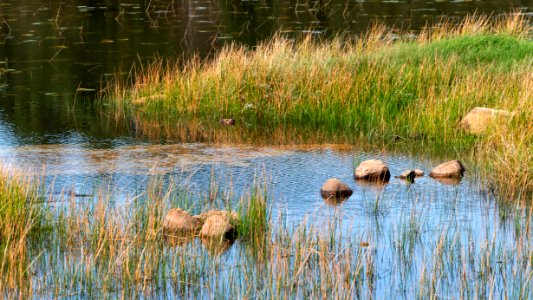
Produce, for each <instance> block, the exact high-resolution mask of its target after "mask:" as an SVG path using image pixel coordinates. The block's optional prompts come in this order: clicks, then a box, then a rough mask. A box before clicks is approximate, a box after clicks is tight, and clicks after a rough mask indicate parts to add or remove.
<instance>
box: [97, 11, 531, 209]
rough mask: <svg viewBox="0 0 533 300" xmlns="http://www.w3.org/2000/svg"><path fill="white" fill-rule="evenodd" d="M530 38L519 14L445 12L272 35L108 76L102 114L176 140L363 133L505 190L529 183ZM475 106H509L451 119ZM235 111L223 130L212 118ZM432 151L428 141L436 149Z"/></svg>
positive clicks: (514, 191) (516, 193) (518, 190)
mask: <svg viewBox="0 0 533 300" xmlns="http://www.w3.org/2000/svg"><path fill="white" fill-rule="evenodd" d="M532 74H533V42H532V41H531V26H530V25H529V23H528V21H527V20H526V19H524V18H523V17H521V16H520V15H518V14H516V15H509V16H506V17H505V18H500V19H498V20H492V19H488V18H483V17H478V18H466V19H465V20H464V21H463V22H462V23H461V24H459V25H453V24H451V23H447V22H445V21H444V22H443V23H442V24H438V25H436V26H434V27H428V28H426V29H425V30H423V31H422V32H421V33H420V34H419V35H418V36H417V37H415V38H413V37H412V36H408V35H401V34H400V35H394V36H392V35H391V34H390V31H389V29H387V28H384V27H380V26H376V27H373V28H372V29H371V30H370V31H369V32H368V33H367V34H366V35H363V36H362V37H359V38H356V39H353V38H351V37H349V36H340V37H338V38H335V39H333V40H327V41H316V40H313V39H312V38H307V39H303V40H301V41H293V40H289V39H286V38H283V37H282V36H278V37H275V38H273V39H272V40H270V41H267V42H264V43H263V44H261V45H259V46H257V47H256V48H254V49H247V48H246V47H244V46H238V45H233V46H229V47H226V48H225V49H224V50H222V51H221V52H220V53H219V54H218V55H217V56H216V57H215V58H214V59H212V60H208V61H206V62H200V61H199V60H192V61H189V62H187V63H185V64H183V63H177V64H172V63H170V62H166V61H163V60H158V61H156V62H154V63H152V64H150V65H147V66H141V67H139V68H137V69H135V70H134V71H133V74H132V76H131V80H129V81H125V82H120V81H118V82H115V85H111V87H110V88H111V90H110V91H109V93H107V94H106V95H105V96H104V103H105V105H107V106H108V107H110V110H109V116H110V118H111V119H113V120H115V121H117V122H121V123H123V124H127V126H128V127H129V128H130V129H131V130H132V131H133V132H135V133H137V134H139V135H142V136H148V137H152V138H167V139H173V140H181V141H184V140H185V141H191V140H194V141H228V140H229V141H245V142H255V143H258V142H259V143H261V142H263V143H279V144H284V143H300V142H309V141H312V142H319V143H320V142H331V141H342V142H347V143H356V141H357V140H360V139H361V138H363V139H366V140H369V141H370V142H372V143H374V144H379V145H385V146H382V147H385V148H389V149H392V148H394V147H395V145H397V144H402V145H405V144H411V145H412V146H411V148H413V147H415V148H417V147H424V148H425V149H426V151H429V152H442V153H446V154H445V156H450V153H451V155H455V156H457V155H460V156H461V157H463V159H465V160H467V161H468V163H469V164H470V165H477V166H480V167H482V168H484V169H485V170H486V172H485V174H486V175H485V176H487V177H491V181H492V182H495V183H499V188H500V191H501V192H502V193H503V194H506V195H507V197H506V198H509V199H514V198H515V197H518V198H521V197H530V196H531V192H532V190H533V177H532V172H531V170H532V168H531V166H532V161H533V159H532V157H531V155H532V154H531V153H533V149H532V146H531V145H532V142H533V139H532V138H533V130H532V124H533V122H532V120H533V115H532V110H531V106H532V104H533V102H532V99H533V95H532V94H531V93H532V91H533V77H532ZM477 106H485V107H491V108H497V109H505V110H508V111H510V112H512V114H513V115H512V118H511V120H510V121H509V122H507V123H506V124H503V125H501V124H500V125H499V126H492V128H489V129H490V130H489V131H488V132H487V133H486V134H484V135H482V136H474V135H471V134H468V133H466V132H465V131H464V130H462V129H461V128H460V127H459V126H458V123H459V121H460V120H461V118H462V117H463V116H464V115H466V113H467V112H468V111H470V110H471V109H473V108H474V107H477ZM228 117H232V118H235V119H236V126H235V128H231V129H230V130H227V129H221V126H220V125H219V120H220V119H222V118H228ZM435 149H437V150H435Z"/></svg>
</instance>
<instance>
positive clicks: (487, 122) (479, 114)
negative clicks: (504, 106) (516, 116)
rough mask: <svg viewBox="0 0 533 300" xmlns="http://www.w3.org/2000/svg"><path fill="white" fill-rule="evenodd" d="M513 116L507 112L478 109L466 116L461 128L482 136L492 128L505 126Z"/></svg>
mask: <svg viewBox="0 0 533 300" xmlns="http://www.w3.org/2000/svg"><path fill="white" fill-rule="evenodd" d="M511 115H512V114H511V113H510V112H508V111H506V110H501V109H492V108H486V107H476V108H474V109H472V110H471V111H470V112H469V113H468V114H466V116H465V117H464V118H463V119H462V120H461V123H460V126H461V128H463V129H465V130H466V131H468V132H470V133H474V134H480V133H483V132H485V131H486V130H487V128H488V127H490V126H495V125H496V126H497V125H503V124H504V123H505V122H506V121H507V120H508V119H509V118H510V117H511Z"/></svg>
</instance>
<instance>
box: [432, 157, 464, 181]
mask: <svg viewBox="0 0 533 300" xmlns="http://www.w3.org/2000/svg"><path fill="white" fill-rule="evenodd" d="M464 172H465V167H464V166H463V164H462V163H461V162H460V161H458V160H452V161H449V162H445V163H442V164H440V165H438V166H436V167H435V168H433V169H432V170H431V172H430V173H429V177H432V178H462V177H463V174H464Z"/></svg>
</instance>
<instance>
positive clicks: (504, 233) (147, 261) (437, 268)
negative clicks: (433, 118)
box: [0, 168, 533, 299]
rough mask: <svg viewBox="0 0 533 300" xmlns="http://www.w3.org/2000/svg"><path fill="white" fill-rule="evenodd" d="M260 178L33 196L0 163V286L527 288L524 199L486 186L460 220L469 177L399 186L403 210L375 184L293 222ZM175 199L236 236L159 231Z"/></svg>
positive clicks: (198, 292) (250, 294)
mask: <svg viewBox="0 0 533 300" xmlns="http://www.w3.org/2000/svg"><path fill="white" fill-rule="evenodd" d="M262 182H264V181H262V180H257V181H256V183H255V184H253V188H252V189H250V190H249V191H248V192H244V193H242V194H241V195H236V196H235V197H234V199H232V200H231V201H229V202H227V201H222V200H221V199H218V198H216V200H213V199H212V198H211V197H209V196H207V197H206V198H204V199H201V201H198V199H195V198H194V197H189V196H191V194H190V191H188V190H187V189H188V187H187V186H184V185H182V184H180V183H178V182H173V183H171V184H168V185H167V184H162V183H161V182H159V181H158V180H155V181H152V182H151V183H150V185H149V187H148V188H147V189H146V190H145V191H143V192H141V193H139V194H132V195H131V197H130V198H129V199H127V200H126V201H120V202H119V201H115V199H114V196H113V194H114V193H113V191H112V189H111V188H110V187H109V186H106V185H103V186H102V187H100V188H98V189H97V190H95V196H94V201H89V202H87V201H81V200H79V199H76V198H75V197H74V196H72V195H69V194H68V193H65V194H64V195H59V196H57V195H55V196H52V194H50V196H48V197H41V196H39V192H38V189H36V188H34V187H35V186H39V184H38V182H35V181H33V182H32V181H28V180H26V179H25V177H24V176H23V175H22V173H20V172H16V171H15V170H13V169H9V170H8V169H5V168H4V169H2V173H1V177H0V187H1V190H0V192H1V195H2V197H3V198H2V199H3V200H5V201H3V202H2V203H6V204H13V205H10V206H2V207H1V209H0V212H1V213H2V219H1V221H0V222H1V227H0V229H1V232H0V233H1V235H0V245H1V246H2V251H1V252H0V266H1V267H2V268H1V269H0V272H1V275H2V276H0V278H1V279H0V291H1V293H2V295H4V296H7V297H23V298H27V297H82V298H86V297H89V298H100V297H128V298H129V297H140V296H143V297H170V298H175V297H201V298H211V297H222V298H258V297H259V298H274V299H280V298H324V297H328V298H330V297H333V298H338V299H339V298H341V299H345V298H368V297H373V296H377V297H380V298H381V297H395V298H396V297H407V298H413V297H418V298H441V297H455V298H480V297H490V296H494V297H502V298H503V297H505V298H513V299H520V298H521V299H524V298H529V297H531V296H533V289H532V288H531V281H532V280H533V272H532V269H533V248H532V247H533V241H532V237H533V235H532V234H531V226H532V224H533V210H532V209H531V206H522V205H501V206H496V208H495V207H493V206H492V205H490V203H493V202H494V199H493V198H490V196H489V199H487V200H486V202H485V201H481V202H480V203H479V207H478V208H476V209H481V210H484V212H483V213H482V215H483V216H484V217H482V218H481V219H478V218H475V220H477V221H475V222H473V221H472V220H470V221H464V220H463V218H464V215H462V213H461V212H460V211H458V208H459V207H462V206H461V205H459V202H460V201H461V198H463V197H467V198H468V197H469V194H470V193H479V191H477V190H476V189H475V188H471V189H472V191H467V192H466V193H463V192H460V193H459V194H458V191H457V190H455V191H451V190H450V191H451V192H450V193H451V194H453V195H451V198H450V199H448V198H446V201H447V202H448V203H449V204H445V203H441V200H442V199H443V198H445V197H444V195H440V198H439V199H440V200H439V199H434V198H433V196H429V194H431V193H428V191H424V192H420V190H413V191H412V192H409V191H407V193H408V194H409V196H407V197H404V196H402V197H401V198H402V199H403V200H402V201H405V202H406V203H404V204H403V207H402V208H392V207H391V205H394V201H393V197H392V198H391V196H390V195H386V194H381V193H380V192H379V191H378V192H377V193H376V194H375V196H370V197H367V198H365V199H364V200H363V202H364V203H363V205H362V207H363V212H362V214H360V213H358V214H356V216H350V215H346V214H348V213H349V212H348V211H344V210H342V209H335V208H331V209H328V208H327V207H328V206H325V208H326V209H325V210H322V209H321V210H318V211H315V212H312V213H310V214H309V215H307V216H306V217H304V218H303V219H302V220H301V221H299V222H298V223H294V222H288V221H287V219H286V217H284V216H283V214H274V215H273V214H272V210H271V209H270V208H271V205H272V204H271V203H272V199H270V198H269V197H270V194H269V193H268V191H267V190H268V186H267V185H265V184H264V183H262ZM214 185H216V182H215V183H214ZM177 187H183V189H178V188H177ZM445 194H446V193H445ZM6 199H14V200H13V202H16V203H12V202H8V200H6ZM453 199H455V200H453ZM58 200H60V201H59V202H58ZM6 201H7V202H6ZM453 202H455V204H453ZM267 203H270V204H267ZM434 205H437V206H441V205H443V207H441V208H439V209H438V211H440V212H441V215H438V216H433V217H430V216H429V215H428V213H430V212H431V213H432V212H433V211H432V209H431V206H434ZM468 205H476V206H477V204H472V203H470V204H468ZM175 206H180V207H189V209H190V210H192V211H195V212H200V211H203V210H205V209H207V208H210V207H218V208H227V209H236V210H237V212H238V214H239V220H240V221H239V224H238V232H239V237H238V239H237V240H236V241H226V240H218V239H205V238H196V237H194V236H187V235H185V236H183V235H165V234H164V232H163V229H162V227H163V224H162V223H163V222H162V220H163V217H164V214H165V212H166V211H168V209H169V208H170V207H175ZM10 207H12V208H10ZM456 207H457V208H456ZM395 210H398V211H395ZM461 211H462V209H461ZM350 214H351V213H350ZM354 217H355V218H359V217H361V218H362V219H363V220H364V222H359V221H357V220H354ZM431 219H435V220H437V219H438V221H437V222H436V223H433V222H432V221H431ZM478 222H479V223H478ZM479 228H483V229H482V230H479Z"/></svg>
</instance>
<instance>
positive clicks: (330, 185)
mask: <svg viewBox="0 0 533 300" xmlns="http://www.w3.org/2000/svg"><path fill="white" fill-rule="evenodd" d="M352 193H353V191H352V189H351V188H350V187H349V186H348V185H347V184H346V183H344V182H342V181H340V180H339V179H337V178H330V179H328V180H327V181H326V182H325V183H324V185H322V188H321V189H320V195H322V197H324V198H348V197H350V196H351V195H352Z"/></svg>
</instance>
